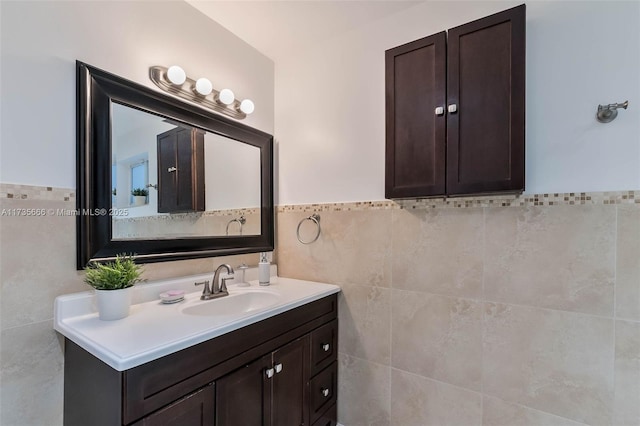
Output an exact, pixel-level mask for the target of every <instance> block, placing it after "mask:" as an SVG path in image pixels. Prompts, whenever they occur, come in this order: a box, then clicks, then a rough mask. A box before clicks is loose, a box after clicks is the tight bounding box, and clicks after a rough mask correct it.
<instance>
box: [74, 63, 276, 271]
mask: <svg viewBox="0 0 640 426" xmlns="http://www.w3.org/2000/svg"><path fill="white" fill-rule="evenodd" d="M76 71H77V125H78V129H77V156H78V158H77V188H78V190H77V207H78V210H79V212H80V213H81V214H79V215H78V217H77V228H78V229H77V235H78V241H77V245H78V250H77V253H78V255H77V267H78V269H81V268H83V267H84V266H85V265H86V264H87V263H88V262H89V261H100V260H108V259H112V258H113V257H115V255H117V254H120V253H130V254H134V255H135V257H136V259H137V261H140V262H157V261H165V260H179V259H186V258H195V257H209V256H220V255H229V254H241V253H252V252H259V251H271V250H273V247H274V229H273V226H274V225H273V221H274V216H273V215H274V213H273V137H272V136H271V135H269V134H267V133H264V132H262V131H260V130H257V129H254V128H251V127H249V126H246V125H244V124H242V123H239V122H236V121H234V120H231V119H228V118H226V117H223V116H220V115H218V114H215V113H212V112H209V111H207V110H204V109H202V108H200V107H198V106H195V105H192V104H188V103H185V102H183V101H181V100H178V99H176V98H173V97H171V96H168V95H165V94H163V93H159V92H156V91H154V90H151V89H149V88H147V87H145V86H141V85H139V84H137V83H133V82H131V81H128V80H125V79H123V78H121V77H118V76H116V75H113V74H110V73H108V72H105V71H102V70H99V69H97V68H95V67H92V66H90V65H87V64H85V63H82V62H79V61H78V62H77V64H76Z"/></svg>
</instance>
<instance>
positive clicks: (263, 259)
mask: <svg viewBox="0 0 640 426" xmlns="http://www.w3.org/2000/svg"><path fill="white" fill-rule="evenodd" d="M270 275H271V264H270V263H269V261H268V260H267V253H265V252H262V253H260V262H259V263H258V283H259V284H260V285H269V284H270V283H269V276H270Z"/></svg>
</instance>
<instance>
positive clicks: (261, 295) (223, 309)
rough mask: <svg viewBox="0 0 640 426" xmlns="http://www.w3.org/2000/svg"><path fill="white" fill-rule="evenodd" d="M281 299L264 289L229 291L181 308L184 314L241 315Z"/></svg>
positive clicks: (273, 303) (271, 304)
mask: <svg viewBox="0 0 640 426" xmlns="http://www.w3.org/2000/svg"><path fill="white" fill-rule="evenodd" d="M280 299H282V298H281V297H279V296H278V295H277V294H275V293H272V292H269V291H265V290H251V291H242V292H237V293H231V294H229V295H228V296H224V297H220V298H218V299H212V300H202V301H199V302H196V303H193V304H190V305H187V306H185V307H184V308H182V309H181V312H182V313H183V314H186V315H199V316H228V315H241V314H245V313H248V312H252V311H256V310H258V309H263V308H267V307H269V306H273V305H275V304H276V303H278V302H279V301H280Z"/></svg>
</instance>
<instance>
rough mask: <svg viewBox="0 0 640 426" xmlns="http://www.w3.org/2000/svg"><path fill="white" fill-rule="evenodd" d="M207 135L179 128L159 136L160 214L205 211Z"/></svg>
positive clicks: (194, 130)
mask: <svg viewBox="0 0 640 426" xmlns="http://www.w3.org/2000/svg"><path fill="white" fill-rule="evenodd" d="M204 200H205V193H204V132H203V131H201V130H197V129H194V128H191V129H188V128H184V127H177V128H175V129H172V130H169V131H167V132H164V133H162V134H159V135H158V213H179V212H194V211H204V209H205V205H204V202H205V201H204Z"/></svg>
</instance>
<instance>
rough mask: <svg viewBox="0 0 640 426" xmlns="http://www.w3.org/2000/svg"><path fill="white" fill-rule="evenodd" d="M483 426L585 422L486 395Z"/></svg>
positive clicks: (578, 425) (558, 425) (573, 425)
mask: <svg viewBox="0 0 640 426" xmlns="http://www.w3.org/2000/svg"><path fill="white" fill-rule="evenodd" d="M482 425H483V426H584V423H578V422H574V421H573V420H569V419H565V418H562V417H558V416H554V415H553V414H549V413H544V412H542V411H538V410H534V409H532V408H528V407H524V406H522V405H517V404H513V403H510V402H507V401H503V400H501V399H499V398H494V397H490V396H485V397H484V398H483V403H482Z"/></svg>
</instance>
